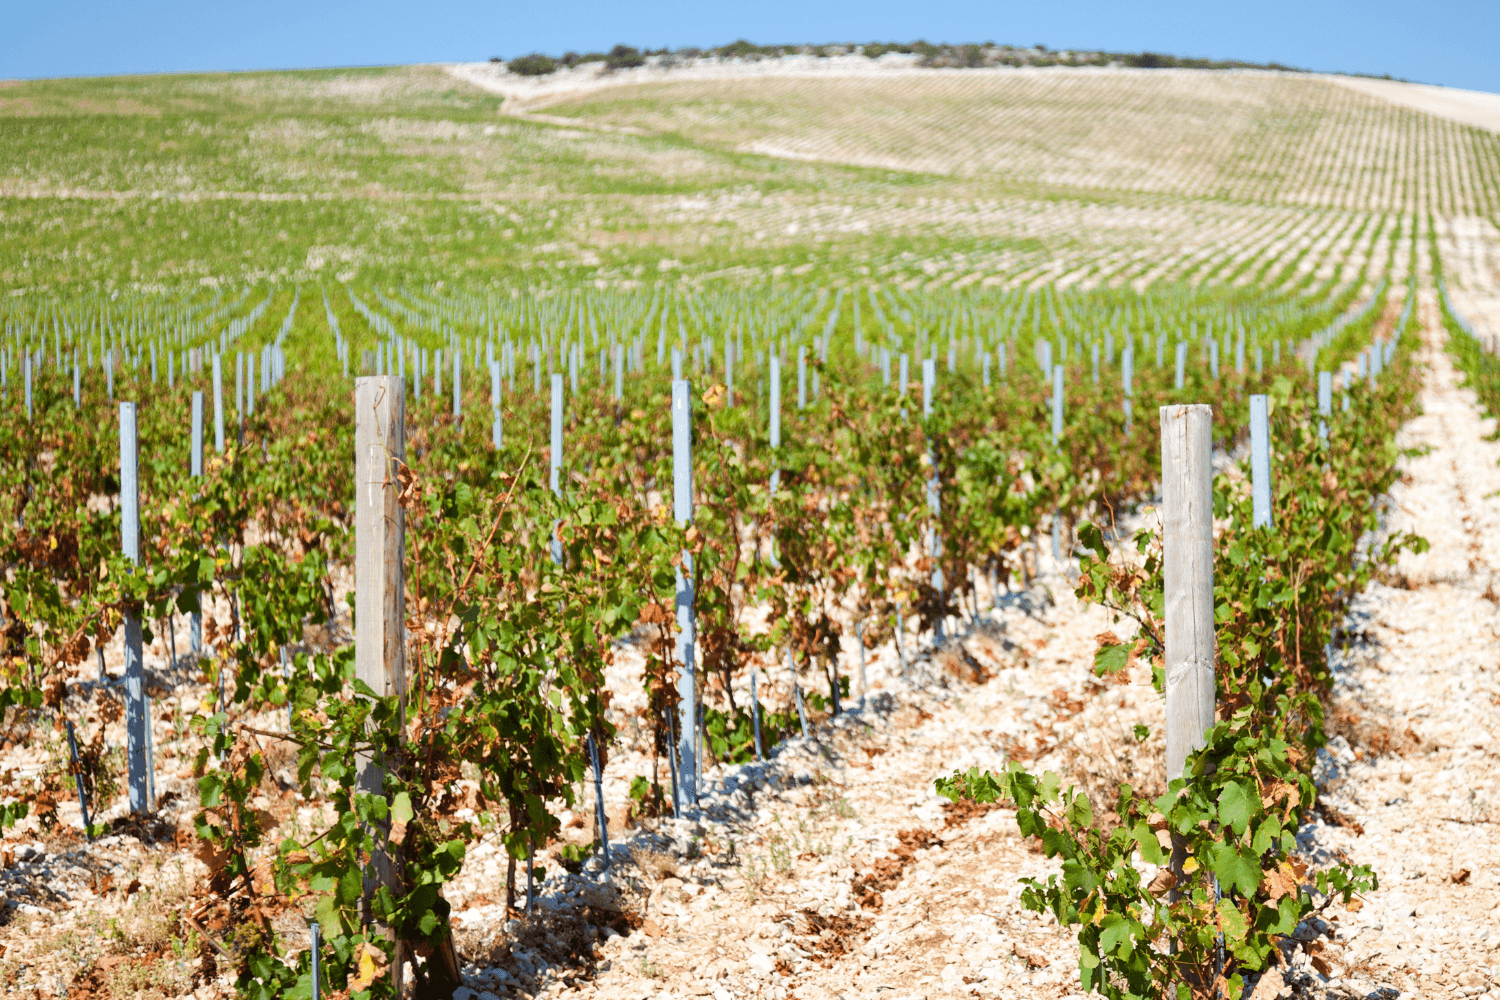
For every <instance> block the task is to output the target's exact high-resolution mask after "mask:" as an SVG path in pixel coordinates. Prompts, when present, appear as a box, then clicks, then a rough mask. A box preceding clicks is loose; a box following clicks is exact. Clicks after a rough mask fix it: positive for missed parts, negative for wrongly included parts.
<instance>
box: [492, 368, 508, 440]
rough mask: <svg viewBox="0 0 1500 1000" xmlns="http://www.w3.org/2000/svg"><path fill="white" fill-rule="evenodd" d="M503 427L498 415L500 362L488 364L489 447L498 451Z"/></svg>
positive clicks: (502, 437)
mask: <svg viewBox="0 0 1500 1000" xmlns="http://www.w3.org/2000/svg"><path fill="white" fill-rule="evenodd" d="M504 430H505V428H504V426H503V424H502V422H501V415H500V362H498V361H491V362H490V445H491V446H492V447H493V448H494V449H495V450H496V451H499V450H500V446H501V444H503V443H504V441H505V434H504Z"/></svg>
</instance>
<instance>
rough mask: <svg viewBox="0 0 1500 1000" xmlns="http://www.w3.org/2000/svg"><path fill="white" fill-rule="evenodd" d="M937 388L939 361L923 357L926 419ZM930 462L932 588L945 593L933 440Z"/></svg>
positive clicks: (940, 635)
mask: <svg viewBox="0 0 1500 1000" xmlns="http://www.w3.org/2000/svg"><path fill="white" fill-rule="evenodd" d="M936 389H937V363H936V362H935V361H934V360H933V359H932V358H923V359H922V417H923V419H926V418H928V417H931V416H932V396H933V393H934V392H935V391H936ZM927 458H928V463H929V465H931V467H932V474H931V475H929V476H928V477H927V511H928V513H930V514H931V515H932V522H933V523H932V533H931V535H929V536H928V552H929V553H930V555H931V557H932V589H934V590H936V591H937V592H938V593H939V594H941V593H943V570H942V567H941V563H942V555H943V534H942V532H941V531H939V530H938V516H939V515H940V514H941V513H942V504H941V500H940V498H939V496H938V475H937V461H936V456H935V455H933V453H932V442H931V440H930V439H929V440H928V442H927ZM937 639H938V641H939V642H941V641H942V639H943V620H942V618H941V617H939V619H938V625H937Z"/></svg>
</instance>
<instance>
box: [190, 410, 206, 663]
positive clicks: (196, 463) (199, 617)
mask: <svg viewBox="0 0 1500 1000" xmlns="http://www.w3.org/2000/svg"><path fill="white" fill-rule="evenodd" d="M192 435H193V440H192V442H191V446H192V448H191V456H192V457H191V460H190V463H191V464H190V466H189V468H190V470H191V475H192V477H193V478H194V479H201V478H202V477H203V393H202V392H201V391H199V392H194V393H193V419H192ZM199 600H202V595H201V594H200V595H199ZM188 639H189V642H190V643H191V646H192V650H193V653H194V655H197V654H200V653H202V652H203V613H202V611H201V610H200V611H194V612H192V613H191V614H190V615H189V616H188Z"/></svg>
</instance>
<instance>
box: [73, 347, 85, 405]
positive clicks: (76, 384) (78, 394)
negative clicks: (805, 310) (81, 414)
mask: <svg viewBox="0 0 1500 1000" xmlns="http://www.w3.org/2000/svg"><path fill="white" fill-rule="evenodd" d="M73 354H74V357H73V409H75V410H79V409H82V408H83V369H81V368H79V367H78V357H77V354H78V352H77V351H74V352H73Z"/></svg>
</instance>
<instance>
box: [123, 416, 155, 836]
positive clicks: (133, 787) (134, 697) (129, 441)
mask: <svg viewBox="0 0 1500 1000" xmlns="http://www.w3.org/2000/svg"><path fill="white" fill-rule="evenodd" d="M136 456H137V437H136V420H135V404H134V403H121V404H120V548H121V550H122V551H123V552H124V554H125V558H127V559H129V560H130V561H131V562H132V563H135V564H137V565H139V564H140V561H141V507H140V504H141V499H140V498H141V494H140V482H139V479H138V477H137V465H136ZM150 725H151V719H150V713H149V711H148V709H147V706H146V675H145V667H144V663H143V661H142V649H141V618H140V614H139V613H138V612H137V611H136V610H134V609H128V610H127V611H126V612H125V735H126V752H127V754H128V756H129V773H130V811H131V812H133V813H144V812H148V811H150V809H151V803H150V777H149V775H148V765H147V761H146V753H147V746H148V742H147V739H148V736H147V732H146V730H147V727H149V726H150Z"/></svg>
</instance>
